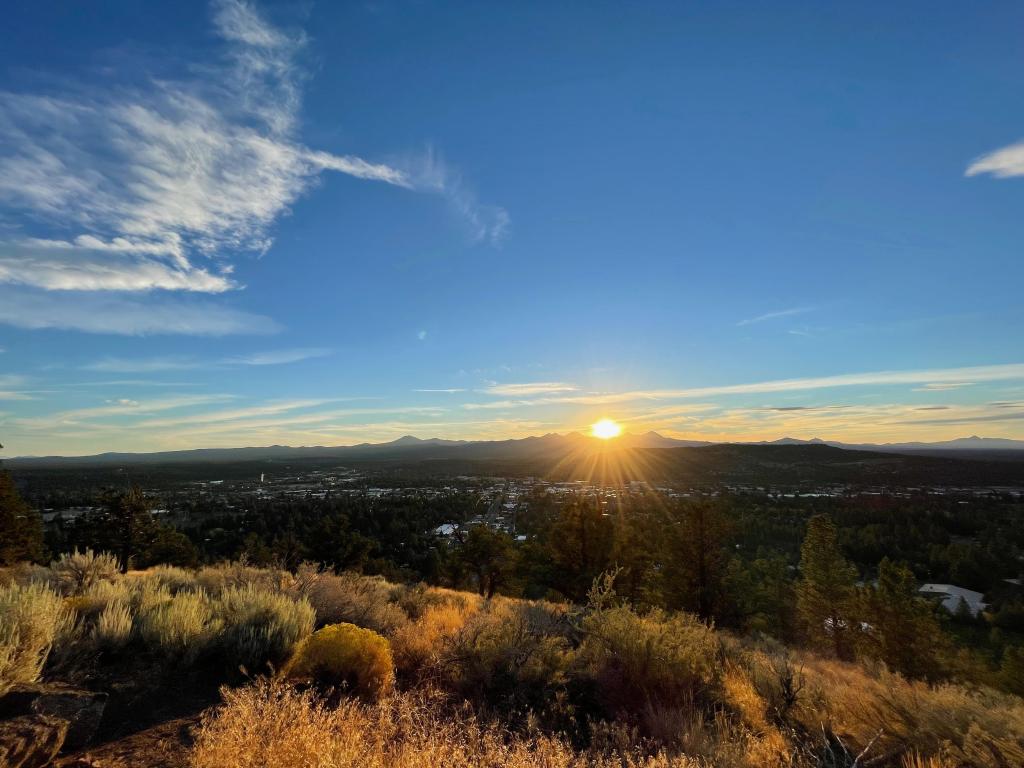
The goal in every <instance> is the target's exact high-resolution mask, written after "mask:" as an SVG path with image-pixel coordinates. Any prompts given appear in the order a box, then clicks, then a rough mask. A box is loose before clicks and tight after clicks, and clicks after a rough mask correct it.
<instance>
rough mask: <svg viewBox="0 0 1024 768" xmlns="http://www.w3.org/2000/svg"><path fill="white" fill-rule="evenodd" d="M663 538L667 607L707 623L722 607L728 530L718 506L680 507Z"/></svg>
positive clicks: (693, 504)
mask: <svg viewBox="0 0 1024 768" xmlns="http://www.w3.org/2000/svg"><path fill="white" fill-rule="evenodd" d="M668 523H669V524H668V525H667V526H666V529H665V532H664V536H665V542H666V548H667V552H666V562H665V568H664V579H665V597H666V602H667V603H668V605H669V607H672V608H682V609H684V610H688V611H692V612H694V613H696V614H698V615H699V616H700V617H701V618H705V619H709V618H713V617H715V616H716V613H717V611H718V609H719V608H720V606H721V605H722V590H723V584H724V579H725V574H726V570H727V568H728V564H729V555H728V553H727V551H726V549H725V544H726V541H727V539H728V537H729V535H730V533H731V526H730V524H729V522H728V520H726V518H725V516H724V515H723V514H722V511H721V509H720V508H719V507H718V506H717V505H713V504H710V503H707V502H698V503H687V504H681V505H679V506H677V507H675V508H674V509H671V510H670V515H669V520H668Z"/></svg>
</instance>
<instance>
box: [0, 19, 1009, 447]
mask: <svg viewBox="0 0 1024 768" xmlns="http://www.w3.org/2000/svg"><path fill="white" fill-rule="evenodd" d="M1022 24H1024V8H1022V7H1021V6H1020V4H1015V3H988V4H984V5H983V6H978V5H965V4H962V3H934V2H932V3H923V2H922V3H913V2H911V3H900V4H890V3H861V4H838V3H837V4H830V3H823V4H806V3H799V4H786V3H771V4H741V3H715V4H682V3H664V4H660V3H645V4H640V5H637V4H623V3H600V2H596V3H587V4H579V3H551V2H544V3H540V2H538V3H531V2H524V3H506V4H498V3H470V2H466V3H459V2H444V3H441V2H427V1H422V2H408V3H403V2H386V1H384V2H365V3H345V4H341V3H324V2H314V3H309V2H301V3H277V2H273V3H271V2H266V3H252V4H247V3H243V2H240V1H239V0H217V1H216V2H213V3H201V2H181V3H175V4H138V3H132V2H124V3H118V2H100V1H99V0H98V1H97V2H96V3H90V4H87V5H81V4H72V3H57V2H39V3H34V4H28V3H21V4H16V5H15V6H14V7H12V8H8V9H5V23H4V24H3V25H2V26H0V348H2V349H3V352H2V353H0V441H2V442H3V443H4V445H5V446H6V448H5V451H4V452H5V454H6V455H23V454H41V453H60V454H80V453H92V452H97V451H103V450H160V449H167V448H188V447H203V446H231V445H265V444H271V443H287V444H293V445H312V444H323V445H326V444H345V443H352V442H360V441H363V440H388V439H393V438H395V437H398V436H400V435H403V434H407V433H412V434H417V435H420V436H423V437H427V436H442V437H451V438H493V437H516V436H523V435H527V434H536V433H543V432H548V431H565V430H569V429H579V428H584V427H585V426H586V425H587V424H589V423H591V422H593V421H594V420H596V419H597V418H599V417H603V416H608V417H611V418H616V419H619V420H621V421H623V422H624V423H625V425H626V427H627V429H629V430H631V431H638V430H646V429H657V430H659V431H661V432H664V433H665V434H670V435H676V436H685V437H705V438H711V439H772V438H776V437H781V436H783V435H792V436H796V437H804V438H809V437H813V436H820V437H824V438H830V439H844V440H858V441H860V440H877V441H888V440H904V439H925V440H932V439H935V440H937V439H947V438H951V437H956V436H961V435H966V434H982V435H987V436H997V437H1016V438H1024V333H1022V332H1021V329H1022V328H1024V301H1022V298H1021V296H1022V294H1021V286H1022V285H1024V266H1022V259H1021V244H1022V243H1024V216H1022V215H1021V209H1022V204H1024V138H1022V137H1024V101H1022V100H1021V99H1020V98H1019V83H1020V76H1021V72H1022V67H1024V61H1022V57H1021V52H1020V45H1019V30H1020V29H1021V28H1022Z"/></svg>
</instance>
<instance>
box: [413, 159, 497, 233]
mask: <svg viewBox="0 0 1024 768" xmlns="http://www.w3.org/2000/svg"><path fill="white" fill-rule="evenodd" d="M405 168H406V172H407V175H408V178H409V179H410V183H411V185H412V186H413V188H415V189H418V190H423V191H427V192H432V193H435V194H438V195H441V196H442V197H443V198H444V199H445V200H446V201H447V202H448V205H449V206H450V208H451V209H452V211H453V213H454V214H455V215H456V216H457V217H458V218H459V219H460V220H461V221H462V222H463V223H464V224H465V226H466V228H467V230H468V232H469V237H470V240H472V241H473V242H476V243H489V244H491V245H498V244H500V243H501V241H502V240H503V239H504V238H505V235H506V234H507V233H508V228H509V225H510V223H511V218H510V217H509V215H508V211H506V210H505V209H504V208H502V207H500V206H497V205H485V204H483V203H481V202H480V201H479V200H478V199H477V196H476V193H475V192H474V191H473V190H472V189H471V188H470V187H469V186H468V185H467V183H466V182H465V180H464V179H463V178H462V174H461V173H459V172H458V171H457V170H455V169H454V168H452V167H451V166H450V165H448V164H447V163H446V162H445V161H444V159H443V158H442V157H441V155H440V154H438V152H437V151H436V150H434V149H433V148H432V147H428V148H427V151H426V152H425V153H423V154H422V155H418V156H416V157H415V158H413V159H411V160H409V161H407V162H406V163H405Z"/></svg>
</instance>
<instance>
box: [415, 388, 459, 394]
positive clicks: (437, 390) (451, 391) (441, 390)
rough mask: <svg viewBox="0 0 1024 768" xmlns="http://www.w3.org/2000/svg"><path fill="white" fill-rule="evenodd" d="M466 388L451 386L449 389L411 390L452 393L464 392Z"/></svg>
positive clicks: (416, 390)
mask: <svg viewBox="0 0 1024 768" xmlns="http://www.w3.org/2000/svg"><path fill="white" fill-rule="evenodd" d="M465 391H466V390H465V389H463V388H461V387H452V388H451V389H414V390H413V392H440V393H444V394H446V395H454V394H456V393H457V392H465Z"/></svg>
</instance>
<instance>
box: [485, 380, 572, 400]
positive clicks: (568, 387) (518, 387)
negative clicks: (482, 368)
mask: <svg viewBox="0 0 1024 768" xmlns="http://www.w3.org/2000/svg"><path fill="white" fill-rule="evenodd" d="M577 389H578V387H577V386H576V385H574V384H567V383H565V382H562V381H535V382H529V383H525V384H492V385H490V386H489V387H487V389H485V390H484V391H485V392H487V394H490V395H505V396H508V397H523V396H528V395H542V394H545V393H548V392H574V391H576V390H577Z"/></svg>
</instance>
